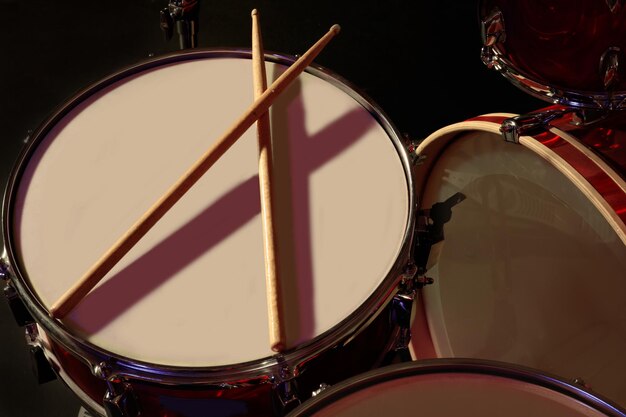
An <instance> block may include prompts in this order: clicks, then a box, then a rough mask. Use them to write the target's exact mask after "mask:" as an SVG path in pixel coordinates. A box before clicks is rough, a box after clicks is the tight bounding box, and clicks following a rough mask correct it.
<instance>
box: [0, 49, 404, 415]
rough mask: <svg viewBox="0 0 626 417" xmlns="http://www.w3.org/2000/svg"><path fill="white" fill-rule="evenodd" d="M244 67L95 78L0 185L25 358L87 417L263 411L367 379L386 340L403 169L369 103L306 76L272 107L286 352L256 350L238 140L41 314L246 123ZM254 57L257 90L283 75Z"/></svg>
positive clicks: (193, 58)
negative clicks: (61, 307) (59, 315)
mask: <svg viewBox="0 0 626 417" xmlns="http://www.w3.org/2000/svg"><path fill="white" fill-rule="evenodd" d="M249 58H250V54H249V53H247V52H238V51H200V50H198V51H191V52H186V53H179V54H175V55H172V56H167V57H162V58H158V59H155V60H152V61H150V62H147V63H144V64H141V65H138V66H135V67H132V68H129V69H127V70H125V71H122V72H120V73H117V74H114V75H112V76H111V77H109V78H107V79H106V80H103V81H102V82H100V83H98V84H96V85H94V86H92V87H90V88H88V89H87V90H85V91H83V92H82V93H80V94H79V95H78V96H77V97H75V98H74V99H72V100H71V101H70V102H68V103H67V104H66V105H64V106H63V107H62V108H61V109H60V110H59V111H58V112H57V113H56V114H55V115H54V116H53V117H52V118H51V119H50V120H49V121H48V122H47V123H45V124H44V126H43V127H42V128H40V129H39V130H38V132H36V134H35V135H34V138H33V141H32V143H31V145H30V147H29V148H28V149H27V150H26V152H25V153H24V155H23V156H22V158H21V160H20V162H19V164H18V166H17V168H16V170H15V171H14V173H13V175H12V178H11V181H10V184H9V187H8V190H7V195H6V198H5V206H4V219H3V226H4V240H5V243H6V254H5V259H4V261H5V264H6V265H5V268H8V269H9V270H10V273H11V274H10V283H9V284H10V286H14V287H15V289H16V290H17V293H18V294H19V297H20V299H21V300H22V301H23V303H24V304H25V305H26V307H27V308H28V311H29V312H30V314H31V315H32V316H33V318H34V319H35V321H36V323H37V324H36V325H30V326H29V327H28V328H27V332H28V334H29V338H30V342H31V344H33V345H34V346H35V347H38V348H41V349H43V351H44V352H45V356H46V357H47V358H48V359H49V360H50V361H51V362H52V363H53V367H54V368H55V370H56V371H57V373H59V374H60V375H61V376H62V377H63V378H64V379H65V380H66V381H67V382H68V385H70V386H71V387H72V389H74V390H75V392H77V393H78V394H79V395H80V396H81V398H83V399H84V401H85V402H87V403H88V404H90V405H91V408H92V409H94V410H95V411H96V412H97V413H99V414H104V412H105V410H104V408H105V407H122V408H125V409H126V408H128V409H129V410H131V409H135V408H137V409H140V410H143V413H144V414H145V415H150V416H166V415H167V416H195V415H206V413H207V412H209V413H210V414H211V415H215V416H219V415H228V416H234V415H272V414H273V411H272V408H273V407H274V406H275V405H276V404H278V406H280V407H283V406H284V407H285V408H288V407H289V406H291V405H292V404H293V403H294V402H297V401H299V400H303V399H306V398H308V397H309V396H310V395H311V392H312V391H313V390H315V389H317V388H318V387H319V385H320V384H323V383H327V384H333V383H336V382H338V381H339V380H341V379H344V378H347V377H349V376H351V375H355V374H357V373H360V372H364V371H366V370H369V369H372V368H373V367H376V366H379V364H380V361H381V360H382V359H381V358H382V357H383V356H384V355H385V353H386V351H387V349H390V347H389V346H388V345H391V344H393V340H394V335H395V333H396V330H397V329H396V328H395V327H394V325H393V324H390V321H389V318H388V315H387V313H386V312H387V305H388V301H389V299H390V298H391V297H393V296H394V294H395V293H396V291H398V284H399V282H400V280H401V278H402V274H403V271H404V269H405V266H406V264H407V263H408V257H409V246H410V241H411V239H410V237H411V234H412V230H413V218H414V215H413V206H414V203H413V191H412V190H413V181H412V177H411V171H410V168H409V162H408V155H407V153H406V151H405V150H404V148H403V147H402V145H401V143H400V140H399V136H398V134H397V133H396V131H395V130H394V128H393V127H392V126H391V124H390V123H389V122H388V121H387V119H386V118H385V116H384V115H383V114H382V113H381V112H380V111H379V110H378V109H377V108H376V107H374V106H373V105H372V104H371V103H369V102H368V101H367V100H366V99H365V98H363V97H362V96H361V95H359V94H358V93H357V92H356V91H355V90H353V89H352V88H351V87H349V86H348V85H347V84H346V83H345V82H343V81H342V80H340V79H338V78H337V77H336V76H334V75H332V74H330V73H328V72H327V71H325V70H322V69H319V68H310V69H309V70H308V71H307V72H306V73H304V74H303V75H301V76H300V77H299V78H298V80H297V81H296V82H294V84H293V85H292V86H291V87H290V88H289V89H288V90H287V91H285V93H284V94H283V95H282V96H281V97H280V99H279V100H278V102H277V103H275V104H274V106H273V107H272V111H271V120H272V129H273V132H272V133H273V135H272V136H273V140H274V141H275V146H274V149H275V152H276V156H275V160H276V161H277V164H278V166H277V167H276V170H275V178H276V184H275V186H276V189H277V194H278V195H279V198H278V201H277V202H276V206H277V213H276V218H278V219H280V224H279V225H278V228H279V231H278V233H279V235H280V238H279V239H280V243H279V251H281V254H282V257H281V259H283V260H285V261H286V262H284V263H283V264H282V265H280V268H281V275H282V276H283V277H284V282H283V289H284V294H283V299H284V300H285V317H286V328H287V342H288V345H289V349H287V350H286V351H285V352H283V353H282V354H274V352H272V351H271V350H270V344H269V336H268V326H269V325H268V320H267V315H266V310H267V307H266V296H265V285H264V283H265V276H264V260H263V234H262V227H261V217H260V215H259V213H260V197H259V180H258V176H257V173H258V149H257V141H256V134H255V130H254V129H250V130H249V131H248V132H247V133H246V134H245V135H244V136H243V137H242V138H241V139H240V140H239V141H238V142H237V143H236V144H235V145H234V146H233V147H232V148H231V149H230V150H229V151H228V152H227V153H226V154H225V155H224V156H223V157H222V158H221V159H220V160H219V161H218V162H217V163H216V164H215V165H214V166H213V167H212V168H211V170H210V171H209V172H207V173H206V174H205V175H204V176H203V177H202V178H201V179H200V181H199V182H198V183H197V184H196V185H195V186H194V187H193V188H192V189H191V190H190V191H189V192H188V193H187V194H186V195H185V196H184V197H183V198H182V199H181V200H180V201H179V203H177V204H176V206H175V207H174V208H173V209H172V210H171V211H169V212H168V213H167V214H166V215H165V217H163V219H162V220H161V221H160V222H159V223H158V224H157V225H156V226H155V227H154V228H153V229H151V230H150V232H149V233H148V234H147V235H146V236H145V237H144V238H143V239H142V240H141V242H139V244H138V245H137V246H135V247H134V248H133V249H132V250H131V251H130V252H129V253H128V254H127V256H125V257H124V258H123V259H122V260H121V262H120V263H119V264H118V265H117V266H116V267H115V268H114V269H113V270H112V271H111V272H110V273H109V274H108V275H107V276H106V277H105V279H104V280H103V281H102V282H101V283H100V285H99V286H97V287H96V288H95V289H94V290H93V291H92V292H91V293H89V294H88V295H87V297H86V298H85V299H84V300H83V301H82V302H81V303H80V304H79V305H78V306H77V307H76V308H75V309H74V310H73V311H72V312H71V313H70V314H69V315H68V316H67V317H66V318H65V319H64V320H62V321H56V320H51V319H50V318H49V317H48V308H49V307H50V305H51V304H52V303H54V302H55V301H56V300H57V299H58V298H59V297H60V296H61V294H63V293H64V292H65V291H66V290H67V289H68V288H70V287H71V286H72V284H73V283H74V282H75V281H76V280H77V279H78V278H79V277H80V276H81V275H82V274H83V272H84V271H86V270H87V269H88V267H89V266H90V265H91V264H92V263H94V262H95V261H96V260H97V259H98V258H99V257H100V256H101V254H102V253H104V252H105V251H106V249H107V248H108V247H109V246H111V245H112V244H113V243H114V242H115V241H116V240H117V238H119V236H121V235H122V234H123V232H124V231H125V230H126V229H128V228H129V227H130V226H131V225H132V224H133V222H134V221H135V220H136V219H138V218H139V217H140V215H141V214H142V213H143V212H144V211H145V210H147V208H148V207H150V206H151V205H152V204H153V203H154V202H155V201H156V200H157V199H158V198H159V196H160V195H161V194H162V193H164V191H165V190H167V189H168V188H169V186H170V185H171V184H173V183H174V181H175V180H177V179H178V178H179V177H180V176H181V175H182V174H183V173H184V172H185V171H186V170H187V168H188V167H189V166H191V165H192V164H193V163H194V162H195V161H196V160H197V159H198V158H199V157H200V156H201V155H202V154H203V153H204V152H205V151H206V149H208V147H209V146H210V145H211V144H212V142H213V141H214V140H215V139H216V138H218V137H219V136H220V134H221V133H222V132H224V131H225V130H226V129H227V127H228V126H229V125H230V124H232V122H233V121H235V120H237V119H238V117H239V115H240V114H242V113H243V112H244V110H245V109H246V108H248V107H249V104H250V103H252V101H253V94H252V92H253V89H252V66H251V61H250V59H249ZM268 61H269V62H268V63H267V73H268V77H270V78H272V77H273V78H275V77H277V76H278V75H279V74H280V73H282V71H284V69H285V68H286V66H287V65H290V64H291V63H292V62H293V61H292V60H291V59H290V58H286V57H280V56H268ZM347 359H349V360H347ZM105 395H106V397H107V399H106V400H105V401H103V397H105ZM129 404H132V405H129ZM207 410H209V411H207ZM126 415H133V412H126Z"/></svg>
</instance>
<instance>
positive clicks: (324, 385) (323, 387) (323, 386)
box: [311, 382, 330, 397]
mask: <svg viewBox="0 0 626 417" xmlns="http://www.w3.org/2000/svg"><path fill="white" fill-rule="evenodd" d="M328 388H330V385H328V384H327V383H325V382H322V383H321V384H320V386H319V388H318V389H316V390H315V391H313V392H312V393H311V397H316V396H318V395H320V394H321V393H322V392H324V391H326V390H327V389H328Z"/></svg>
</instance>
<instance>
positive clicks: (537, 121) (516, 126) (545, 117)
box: [500, 109, 573, 143]
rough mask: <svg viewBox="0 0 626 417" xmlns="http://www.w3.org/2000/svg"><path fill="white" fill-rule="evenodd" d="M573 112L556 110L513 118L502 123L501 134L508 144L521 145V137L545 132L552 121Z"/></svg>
mask: <svg viewBox="0 0 626 417" xmlns="http://www.w3.org/2000/svg"><path fill="white" fill-rule="evenodd" d="M572 111H573V109H558V110H557V109H555V110H546V111H543V112H538V113H530V114H523V115H520V116H515V117H511V118H509V119H506V120H504V121H503V122H502V124H501V125H500V133H502V137H503V138H504V140H505V141H506V142H511V143H519V138H520V136H525V135H536V134H539V133H542V132H545V131H546V130H548V129H549V126H548V124H549V123H550V122H551V121H552V120H554V119H558V118H559V117H562V116H563V115H564V114H566V113H569V112H572Z"/></svg>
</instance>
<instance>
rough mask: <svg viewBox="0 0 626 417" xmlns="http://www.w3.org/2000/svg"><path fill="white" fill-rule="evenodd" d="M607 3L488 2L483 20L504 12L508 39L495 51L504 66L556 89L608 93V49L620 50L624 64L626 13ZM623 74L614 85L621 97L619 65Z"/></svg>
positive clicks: (624, 82)
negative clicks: (604, 58)
mask: <svg viewBox="0 0 626 417" xmlns="http://www.w3.org/2000/svg"><path fill="white" fill-rule="evenodd" d="M607 3H611V2H609V1H601V0H546V1H544V0H529V1H515V0H485V1H483V2H482V4H481V6H480V15H481V16H480V17H481V19H482V21H483V22H484V21H485V20H486V19H488V17H489V16H490V15H491V14H492V13H493V12H494V11H496V10H499V11H500V12H501V13H502V18H503V21H504V28H505V32H506V37H505V39H500V40H499V41H498V43H497V45H496V49H497V51H498V54H499V55H501V57H502V58H503V60H504V61H505V62H506V64H505V66H509V67H511V68H512V69H513V70H515V71H516V72H518V73H520V74H521V75H522V76H523V77H525V78H528V79H530V80H532V81H533V82H536V83H539V84H542V85H546V86H549V87H553V88H554V89H555V90H563V91H565V92H587V93H594V94H606V91H607V90H606V88H605V86H604V71H600V60H601V58H602V56H603V54H604V53H605V51H607V49H609V48H619V50H620V51H621V53H620V54H619V55H620V56H621V59H622V62H623V58H624V55H623V54H624V52H626V25H624V21H625V19H626V9H625V8H624V7H623V6H621V2H614V3H616V6H615V8H614V9H613V11H611V9H610V7H609V5H608V4H607ZM622 67H623V65H622ZM505 71H506V70H505ZM618 72H619V76H620V79H619V81H617V82H615V83H614V85H613V86H612V87H611V90H612V91H613V92H614V93H617V94H619V93H620V92H624V91H626V77H625V76H624V75H625V73H624V69H623V68H620V67H619V66H618ZM557 96H558V94H557ZM544 98H546V99H550V97H544Z"/></svg>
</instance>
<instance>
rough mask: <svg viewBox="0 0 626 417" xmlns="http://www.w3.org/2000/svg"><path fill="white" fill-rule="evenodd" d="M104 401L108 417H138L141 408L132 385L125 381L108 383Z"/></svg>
mask: <svg viewBox="0 0 626 417" xmlns="http://www.w3.org/2000/svg"><path fill="white" fill-rule="evenodd" d="M107 385H108V386H109V388H108V389H107V392H106V393H105V394H104V399H103V400H102V402H103V405H104V409H105V410H106V414H107V417H137V416H139V407H138V404H137V399H136V398H135V394H134V393H133V389H132V387H131V385H130V384H129V383H127V382H124V381H123V380H113V381H108V382H107Z"/></svg>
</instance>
